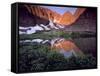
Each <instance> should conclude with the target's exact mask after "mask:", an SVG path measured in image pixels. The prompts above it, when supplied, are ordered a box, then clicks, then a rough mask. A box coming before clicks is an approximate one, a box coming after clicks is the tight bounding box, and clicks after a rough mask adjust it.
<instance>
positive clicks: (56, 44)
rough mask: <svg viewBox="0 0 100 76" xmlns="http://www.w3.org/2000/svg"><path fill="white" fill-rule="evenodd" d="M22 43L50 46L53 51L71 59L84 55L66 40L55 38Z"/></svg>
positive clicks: (72, 43) (23, 41) (71, 42)
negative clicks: (71, 57)
mask: <svg viewBox="0 0 100 76" xmlns="http://www.w3.org/2000/svg"><path fill="white" fill-rule="evenodd" d="M20 43H29V44H30V43H33V44H34V43H38V44H49V46H50V48H51V51H57V52H59V53H61V54H63V55H64V56H65V57H70V56H72V55H74V56H83V55H84V54H83V53H82V51H81V50H80V49H79V48H78V47H77V46H76V45H75V43H74V42H73V41H72V40H67V39H64V38H55V39H52V40H43V39H33V40H22V41H20ZM47 46H48V45H47Z"/></svg>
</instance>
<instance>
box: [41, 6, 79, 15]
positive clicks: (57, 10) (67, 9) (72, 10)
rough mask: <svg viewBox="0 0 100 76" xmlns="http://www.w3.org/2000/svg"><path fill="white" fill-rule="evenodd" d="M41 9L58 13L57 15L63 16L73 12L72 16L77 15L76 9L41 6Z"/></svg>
mask: <svg viewBox="0 0 100 76" xmlns="http://www.w3.org/2000/svg"><path fill="white" fill-rule="evenodd" d="M41 7H44V8H48V9H50V10H52V11H56V12H57V13H59V14H61V15H63V14H64V13H65V12H67V11H69V12H71V13H72V14H74V13H75V11H76V9H77V8H75V7H58V6H41Z"/></svg>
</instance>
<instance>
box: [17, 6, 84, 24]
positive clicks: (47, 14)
mask: <svg viewBox="0 0 100 76" xmlns="http://www.w3.org/2000/svg"><path fill="white" fill-rule="evenodd" d="M84 11H85V8H78V9H77V10H76V12H75V14H74V15H72V14H71V13H70V12H65V13H64V14H63V15H60V14H58V13H57V12H55V11H52V10H50V9H48V8H44V7H40V6H35V5H20V6H19V17H20V18H19V19H20V20H19V21H20V24H21V26H23V24H26V25H24V26H27V25H29V26H32V25H34V24H48V21H49V20H51V21H53V22H54V23H56V24H61V25H63V26H68V25H70V24H72V23H74V22H75V20H77V18H78V17H79V16H80V15H81V14H82V13H83V12H84Z"/></svg>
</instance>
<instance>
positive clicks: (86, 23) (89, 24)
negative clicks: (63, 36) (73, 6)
mask: <svg viewBox="0 0 100 76" xmlns="http://www.w3.org/2000/svg"><path fill="white" fill-rule="evenodd" d="M77 12H78V11H76V13H77ZM76 15H77V14H76ZM76 15H74V16H76ZM77 16H78V15H77ZM96 25H97V9H96V8H89V7H88V8H87V9H86V10H85V11H84V12H83V13H82V14H81V15H80V16H79V17H78V18H77V20H76V21H75V22H74V23H72V24H71V25H70V26H68V27H66V30H67V31H91V32H96Z"/></svg>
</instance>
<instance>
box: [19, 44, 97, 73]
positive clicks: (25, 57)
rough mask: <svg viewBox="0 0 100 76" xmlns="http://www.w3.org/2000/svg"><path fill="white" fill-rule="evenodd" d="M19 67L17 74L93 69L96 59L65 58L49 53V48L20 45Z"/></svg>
mask: <svg viewBox="0 0 100 76" xmlns="http://www.w3.org/2000/svg"><path fill="white" fill-rule="evenodd" d="M19 65H20V67H19V72H31V71H49V70H64V69H81V68H95V67H96V59H95V58H94V57H93V56H91V55H86V56H85V57H75V56H72V57H70V58H65V57H64V56H63V54H60V53H58V52H56V51H51V50H50V47H49V46H45V45H40V44H38V45H37V44H36V45H34V46H33V45H29V46H25V45H20V48H19Z"/></svg>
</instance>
